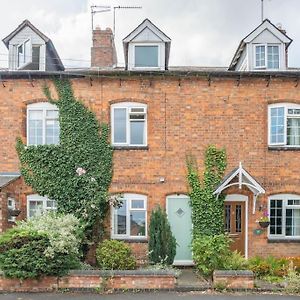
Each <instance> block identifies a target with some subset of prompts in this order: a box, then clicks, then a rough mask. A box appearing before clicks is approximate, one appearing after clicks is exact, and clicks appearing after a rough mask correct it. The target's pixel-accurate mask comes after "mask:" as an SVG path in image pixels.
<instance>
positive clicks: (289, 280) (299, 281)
mask: <svg viewBox="0 0 300 300" xmlns="http://www.w3.org/2000/svg"><path fill="white" fill-rule="evenodd" d="M285 281H286V288H285V290H286V291H287V292H288V293H299V292H300V274H299V273H297V272H296V271H289V272H288V274H287V276H286V277H285Z"/></svg>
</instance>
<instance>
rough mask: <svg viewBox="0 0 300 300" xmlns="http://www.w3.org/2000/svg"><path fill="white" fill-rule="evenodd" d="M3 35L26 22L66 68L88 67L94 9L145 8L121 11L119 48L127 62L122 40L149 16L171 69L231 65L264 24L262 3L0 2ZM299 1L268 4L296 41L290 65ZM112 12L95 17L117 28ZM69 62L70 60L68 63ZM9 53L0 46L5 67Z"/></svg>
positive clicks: (299, 38) (298, 60)
mask: <svg viewBox="0 0 300 300" xmlns="http://www.w3.org/2000/svg"><path fill="white" fill-rule="evenodd" d="M0 2H5V4H2V9H1V11H0V36H1V37H2V38H3V37H5V36H6V35H7V34H9V33H10V32H11V31H12V30H13V29H15V28H16V26H17V25H19V24H20V23H21V22H22V21H23V20H24V19H29V20H30V21H31V22H32V23H33V24H34V25H35V26H37V27H38V28H39V29H40V30H41V31H42V32H43V33H45V34H46V35H47V36H49V37H50V38H51V39H52V41H53V43H54V45H55V47H56V49H57V51H58V53H59V55H60V57H61V58H62V60H63V62H64V63H65V65H66V67H70V66H73V67H75V66H78V67H80V66H88V65H89V62H90V47H91V40H92V38H91V14H90V5H92V4H101V5H103V4H104V5H105V4H109V5H112V6H118V5H124V6H127V5H133V6H142V7H143V8H142V9H136V10H135V9H132V10H130V9H128V10H126V9H120V10H119V9H117V10H116V47H117V51H118V60H119V62H120V64H123V63H124V58H123V47H122V38H124V37H125V36H126V35H127V34H128V33H129V32H130V31H131V30H133V29H134V28H135V27H136V26H137V25H138V24H139V23H141V22H142V21H143V19H144V18H149V19H150V20H151V21H153V22H154V23H155V24H156V25H157V26H158V27H159V28H161V30H162V31H164V32H165V33H166V34H167V35H168V36H170V37H171V39H172V46H171V57H170V63H171V65H198V66H228V65H229V63H230V61H231V59H232V56H233V54H234V52H235V50H236V48H237V46H238V44H239V42H240V40H241V39H242V38H243V37H244V36H245V35H247V34H248V33H249V32H250V31H252V30H253V29H254V28H255V27H256V26H257V25H258V24H259V23H260V3H261V1H260V0H163V1H162V0H110V1H109V0H106V1H105V0H63V1H61V0H51V1H48V0H26V1H20V0H10V1H6V0H0ZM299 10H300V1H299V0H265V17H268V18H269V19H270V20H271V21H272V22H273V23H274V24H277V23H279V22H280V23H281V24H282V25H283V27H284V28H286V29H287V32H288V35H289V36H290V37H291V38H293V39H294V42H293V44H292V45H291V47H290V52H289V61H290V66H300V57H299V56H298V53H299V50H300V35H299V30H298V28H299V27H300V18H299V17H298V12H299ZM112 15H113V14H112V12H110V13H107V12H106V13H99V14H97V15H96V16H95V25H96V24H99V25H100V26H101V28H106V27H112V23H113V22H112V21H113V18H112ZM68 59H70V60H68ZM5 66H7V49H6V48H5V46H4V45H3V44H1V45H0V67H5Z"/></svg>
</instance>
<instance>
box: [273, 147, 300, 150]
mask: <svg viewBox="0 0 300 300" xmlns="http://www.w3.org/2000/svg"><path fill="white" fill-rule="evenodd" d="M268 150H270V151H300V146H295V147H291V146H268Z"/></svg>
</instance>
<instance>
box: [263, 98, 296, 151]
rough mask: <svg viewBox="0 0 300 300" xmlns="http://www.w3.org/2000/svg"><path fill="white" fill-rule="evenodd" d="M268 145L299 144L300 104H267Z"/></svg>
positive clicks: (291, 145)
mask: <svg viewBox="0 0 300 300" xmlns="http://www.w3.org/2000/svg"><path fill="white" fill-rule="evenodd" d="M269 145H271V146H290V147H293V146H294V147H299V146H300V105H299V104H292V103H290V104H289V103H284V104H272V105H270V106H269Z"/></svg>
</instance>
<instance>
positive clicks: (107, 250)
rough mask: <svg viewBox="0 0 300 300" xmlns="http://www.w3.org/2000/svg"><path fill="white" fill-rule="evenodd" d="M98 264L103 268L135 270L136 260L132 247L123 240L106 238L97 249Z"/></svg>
mask: <svg viewBox="0 0 300 300" xmlns="http://www.w3.org/2000/svg"><path fill="white" fill-rule="evenodd" d="M96 258H97V262H98V265H99V267H100V268H101V269H103V270H133V269H135V268H136V261H135V258H134V257H133V255H132V252H131V249H130V247H129V246H128V245H126V244H125V243H124V242H122V241H116V240H105V241H103V242H101V243H100V244H99V246H98V248H97V250H96Z"/></svg>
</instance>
